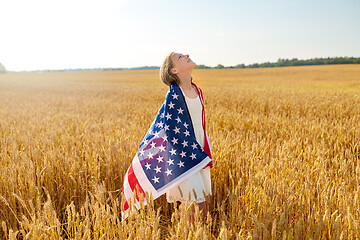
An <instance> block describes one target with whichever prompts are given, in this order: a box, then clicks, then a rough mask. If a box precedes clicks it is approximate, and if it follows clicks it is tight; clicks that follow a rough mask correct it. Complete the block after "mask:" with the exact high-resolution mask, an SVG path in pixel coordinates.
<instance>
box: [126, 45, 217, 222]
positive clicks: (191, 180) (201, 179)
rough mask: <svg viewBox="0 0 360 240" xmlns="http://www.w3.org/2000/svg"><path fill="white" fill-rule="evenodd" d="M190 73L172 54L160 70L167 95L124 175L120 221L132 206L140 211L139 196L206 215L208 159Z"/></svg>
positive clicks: (183, 58) (188, 63) (185, 60)
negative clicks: (178, 204)
mask: <svg viewBox="0 0 360 240" xmlns="http://www.w3.org/2000/svg"><path fill="white" fill-rule="evenodd" d="M194 67H195V63H194V62H193V61H192V60H191V59H190V58H189V55H183V54H180V53H174V52H172V53H170V54H169V55H168V56H167V57H166V59H165V61H164V63H163V65H162V66H161V68H160V78H161V80H162V81H163V82H164V83H165V84H166V85H168V86H169V91H168V92H167V94H166V97H165V101H164V103H163V104H162V106H161V108H160V110H159V111H158V113H157V115H156V117H155V120H154V121H153V123H152V124H151V126H150V128H149V130H148V132H147V133H146V135H145V137H144V139H143V141H142V142H141V144H140V146H139V149H138V151H137V153H136V155H135V157H134V158H133V161H132V163H131V165H130V167H129V168H128V170H127V172H126V174H125V177H124V183H123V194H124V197H125V202H124V210H123V219H126V218H127V216H128V214H129V211H131V210H132V209H133V208H132V206H133V204H134V206H135V207H136V208H139V207H140V205H141V204H140V201H141V198H140V195H139V194H142V195H143V196H144V197H145V196H146V194H150V195H151V196H152V198H153V199H156V198H158V197H159V196H161V195H162V194H165V193H166V195H167V200H168V201H169V202H173V201H181V202H186V201H190V202H193V201H195V202H196V203H197V204H198V206H199V209H200V210H201V211H202V214H203V216H206V215H207V206H206V201H205V200H206V198H205V196H206V195H210V194H211V179H210V167H212V157H211V149H210V144H209V139H208V136H207V133H206V129H205V112H204V101H203V98H202V92H201V90H200V88H198V87H197V86H196V85H195V84H194V83H193V82H192V77H191V73H192V70H193V69H194ZM134 196H135V198H134ZM145 204H146V202H145ZM193 210H194V208H193ZM193 219H194V218H193V217H192V221H193Z"/></svg>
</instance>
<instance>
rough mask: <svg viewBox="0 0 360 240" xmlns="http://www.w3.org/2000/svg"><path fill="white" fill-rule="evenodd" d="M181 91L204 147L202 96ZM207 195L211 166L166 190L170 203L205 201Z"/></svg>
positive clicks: (196, 134)
mask: <svg viewBox="0 0 360 240" xmlns="http://www.w3.org/2000/svg"><path fill="white" fill-rule="evenodd" d="M180 89H181V87H180ZM181 91H182V93H183V95H184V97H185V101H186V105H187V107H188V110H189V114H190V117H191V121H192V124H193V127H194V132H195V138H196V140H197V141H198V142H199V144H200V145H201V147H204V129H203V127H202V105H201V102H200V98H199V96H197V97H196V98H189V97H187V96H186V95H185V93H184V91H183V90H182V89H181ZM194 192H195V193H194ZM206 195H211V177H210V167H206V168H204V169H201V170H200V171H199V172H197V173H195V174H194V175H192V176H190V177H189V178H187V179H185V180H184V181H182V182H181V183H180V184H179V185H177V186H175V187H174V188H172V189H170V190H169V191H168V192H166V199H167V201H168V202H170V203H171V202H174V201H181V202H186V201H187V200H189V201H190V202H192V201H195V202H196V203H201V202H204V201H205V196H206Z"/></svg>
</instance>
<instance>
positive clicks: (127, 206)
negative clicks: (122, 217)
mask: <svg viewBox="0 0 360 240" xmlns="http://www.w3.org/2000/svg"><path fill="white" fill-rule="evenodd" d="M128 209H129V203H128V202H127V201H125V203H124V212H125V211H127V210H128Z"/></svg>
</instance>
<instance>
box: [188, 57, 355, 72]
mask: <svg viewBox="0 0 360 240" xmlns="http://www.w3.org/2000/svg"><path fill="white" fill-rule="evenodd" d="M327 64H360V58H355V57H334V58H330V57H328V58H312V59H307V60H299V59H297V58H293V59H282V58H279V59H278V61H277V62H264V63H253V64H249V65H245V64H237V65H235V66H227V67H225V66H224V65H222V64H218V65H217V66H215V67H209V66H205V65H202V64H200V65H197V66H196V67H195V68H198V69H209V68H215V69H222V68H265V67H290V66H306V65H327Z"/></svg>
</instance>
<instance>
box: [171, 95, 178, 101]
mask: <svg viewBox="0 0 360 240" xmlns="http://www.w3.org/2000/svg"><path fill="white" fill-rule="evenodd" d="M171 96H172V97H173V99H176V100H177V99H178V96H179V95H177V94H176V93H174V94H173V95H171Z"/></svg>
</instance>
